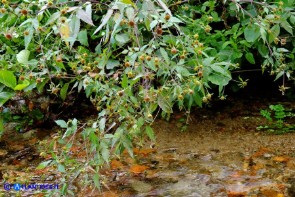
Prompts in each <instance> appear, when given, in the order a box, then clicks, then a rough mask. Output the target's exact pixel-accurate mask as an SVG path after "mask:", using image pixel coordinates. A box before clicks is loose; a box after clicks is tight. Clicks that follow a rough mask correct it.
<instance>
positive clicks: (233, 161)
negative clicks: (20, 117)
mask: <svg viewBox="0 0 295 197" xmlns="http://www.w3.org/2000/svg"><path fill="white" fill-rule="evenodd" d="M228 102H229V103H226V105H222V104H218V105H217V106H212V107H210V106H209V107H207V108H205V109H197V110H196V111H195V112H193V113H192V114H191V115H190V116H189V117H187V116H186V114H185V113H181V112H178V113H176V114H175V115H174V116H173V117H172V118H171V119H170V120H169V121H165V120H161V119H159V120H157V121H156V122H155V123H154V130H155V132H156V139H157V140H156V142H155V144H154V143H151V142H146V144H145V145H144V146H143V147H141V148H135V149H134V153H135V158H130V156H129V155H128V154H123V156H122V158H121V160H116V159H113V160H112V161H111V164H110V168H107V169H105V170H104V171H103V172H102V173H101V176H102V177H103V181H104V184H103V186H102V191H101V192H100V191H97V190H89V189H85V190H81V189H78V187H77V188H76V190H77V193H76V195H77V196H81V197H82V196H89V197H90V196H105V197H116V196H122V197H123V196H124V197H144V196H150V197H152V196H160V197H182V196H184V197H211V196H212V197H227V196H228V197H295V133H294V132H293V133H286V134H283V135H275V134H270V133H268V132H266V131H258V130H257V129H256V127H257V126H260V125H263V124H266V120H264V118H262V117H261V116H260V113H259V111H260V109H262V108H267V107H268V105H269V104H273V103H274V101H271V100H265V101H261V100H260V101H257V100H243V101H239V102H230V101H228ZM282 104H283V105H284V106H286V107H288V108H290V109H293V110H294V109H295V105H294V102H283V103H282ZM186 120H188V121H189V125H185V124H184V122H185V121H186ZM289 123H290V124H294V123H295V120H294V118H293V119H290V120H289ZM7 129H9V128H7ZM52 133H53V134H54V133H55V131H53V130H49V131H46V132H45V134H44V130H43V131H41V130H40V129H34V130H31V131H29V132H27V133H24V134H16V133H14V132H9V131H8V132H6V134H5V135H4V136H3V138H2V139H1V141H0V161H1V163H0V180H1V183H2V182H3V179H4V178H5V179H6V180H9V181H11V182H22V181H25V180H28V178H29V179H30V180H34V177H35V179H36V176H37V179H38V176H39V178H40V177H42V176H45V175H42V174H37V175H36V173H35V174H32V171H34V170H35V168H36V166H37V165H38V164H39V162H41V161H42V159H41V158H40V156H39V154H40V152H39V149H38V144H39V143H38V141H39V140H41V139H46V138H48V137H49V136H50V134H52ZM54 174H55V173H54V172H47V174H46V176H45V179H46V181H48V182H50V181H51V182H52V181H54V180H55V179H56V178H57V176H55V175H54ZM45 179H42V180H45ZM74 189H75V188H74ZM0 196H17V195H16V193H13V192H12V191H5V190H4V188H3V187H2V186H1V188H0ZM20 196H43V195H42V194H41V193H32V192H23V193H21V195H20Z"/></svg>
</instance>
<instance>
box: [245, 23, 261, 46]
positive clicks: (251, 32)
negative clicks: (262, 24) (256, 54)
mask: <svg viewBox="0 0 295 197" xmlns="http://www.w3.org/2000/svg"><path fill="white" fill-rule="evenodd" d="M244 36H245V39H246V40H247V41H248V42H254V41H256V40H257V39H258V38H259V36H260V28H259V26H257V25H248V26H247V27H246V28H245V29H244Z"/></svg>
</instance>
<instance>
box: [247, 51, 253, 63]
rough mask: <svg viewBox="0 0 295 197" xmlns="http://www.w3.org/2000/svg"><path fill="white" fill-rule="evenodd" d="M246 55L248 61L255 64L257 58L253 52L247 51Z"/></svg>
mask: <svg viewBox="0 0 295 197" xmlns="http://www.w3.org/2000/svg"><path fill="white" fill-rule="evenodd" d="M245 57H246V59H247V60H248V62H250V63H251V64H255V59H254V56H253V54H252V53H250V52H248V53H246V55H245Z"/></svg>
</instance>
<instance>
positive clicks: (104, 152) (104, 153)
mask: <svg viewBox="0 0 295 197" xmlns="http://www.w3.org/2000/svg"><path fill="white" fill-rule="evenodd" d="M101 156H102V158H103V160H104V161H105V162H106V163H109V159H110V151H109V149H108V146H107V145H106V144H104V145H103V146H102V149H101Z"/></svg>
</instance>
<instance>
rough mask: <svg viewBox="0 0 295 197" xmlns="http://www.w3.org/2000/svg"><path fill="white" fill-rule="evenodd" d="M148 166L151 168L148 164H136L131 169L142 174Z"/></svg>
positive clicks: (132, 171)
mask: <svg viewBox="0 0 295 197" xmlns="http://www.w3.org/2000/svg"><path fill="white" fill-rule="evenodd" d="M148 168H149V167H148V166H144V165H138V164H135V165H132V166H131V167H130V169H129V171H130V172H131V173H134V174H140V173H143V172H144V171H145V170H146V169H148Z"/></svg>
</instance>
